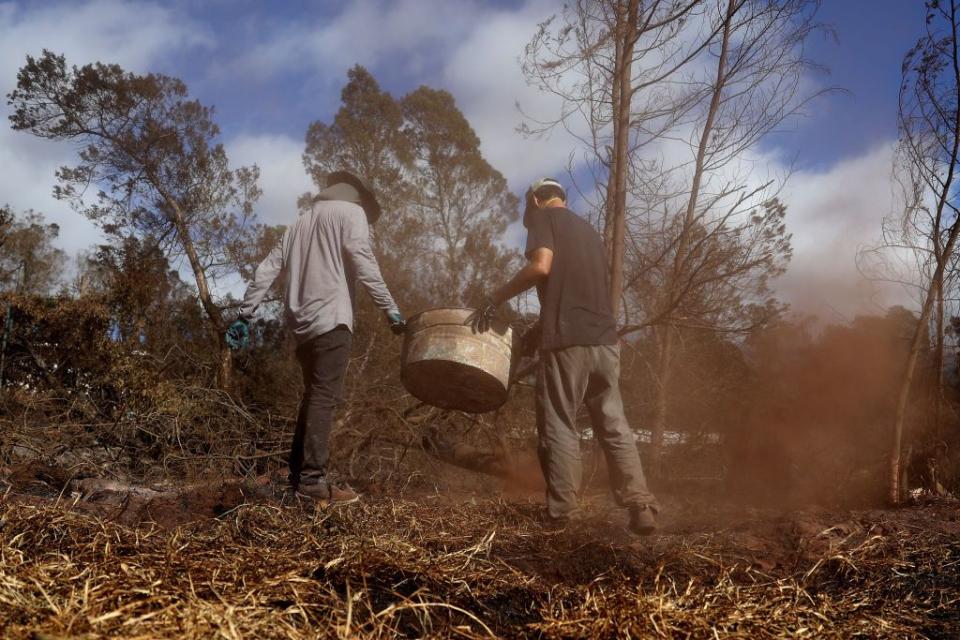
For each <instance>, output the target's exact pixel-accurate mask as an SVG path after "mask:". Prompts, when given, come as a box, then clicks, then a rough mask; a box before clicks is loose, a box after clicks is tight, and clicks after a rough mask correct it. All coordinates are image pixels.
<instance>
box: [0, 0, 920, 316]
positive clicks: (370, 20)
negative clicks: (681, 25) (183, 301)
mask: <svg viewBox="0 0 960 640" xmlns="http://www.w3.org/2000/svg"><path fill="white" fill-rule="evenodd" d="M561 7H562V2H559V1H554V0H522V1H514V2H506V1H500V2H478V1H469V0H446V1H443V0H353V1H352V2H344V1H327V2H308V1H306V0H302V1H296V2H270V3H266V2H257V1H254V0H207V1H205V2H189V1H187V0H173V1H167V2H161V1H153V0H73V1H57V0H48V1H44V2H40V1H33V2H30V1H21V0H18V1H14V2H9V1H7V2H4V1H3V0H0V91H2V93H4V94H6V93H7V92H8V91H9V90H10V89H11V88H12V87H13V85H14V83H15V73H16V69H17V67H18V66H19V65H20V64H22V61H23V59H24V56H25V55H26V54H28V53H33V54H38V53H39V52H40V51H41V50H42V49H43V48H45V47H46V48H50V49H53V50H55V51H58V52H63V53H65V54H66V55H67V59H68V62H71V63H75V64H83V63H86V62H90V61H94V60H102V61H109V62H117V63H119V64H121V65H122V66H124V67H125V68H128V69H131V70H135V71H138V72H144V71H160V72H163V73H167V74H170V75H175V76H179V77H181V78H183V79H184V80H185V81H186V82H187V83H188V84H189V86H190V89H191V92H192V94H193V95H194V96H196V97H198V98H199V99H200V100H201V101H203V102H205V103H207V104H213V105H215V106H216V110H217V121H218V122H219V124H220V125H221V128H222V130H223V141H224V143H225V145H226V147H227V150H228V153H229V155H230V157H231V160H232V161H234V162H235V163H237V164H250V163H253V162H256V163H257V164H258V165H259V166H260V167H261V171H262V188H263V189H264V197H263V199H262V200H261V202H260V206H259V208H258V212H259V214H260V216H261V218H262V219H264V220H265V221H266V222H271V223H284V222H285V221H287V220H288V219H289V218H290V217H291V216H292V215H293V211H294V208H293V203H294V201H295V199H296V196H297V195H299V194H300V193H302V192H303V191H304V190H306V189H308V188H309V187H310V184H309V181H308V180H307V178H306V175H305V174H304V172H303V169H302V166H301V164H300V153H301V152H302V145H303V136H304V133H305V130H306V127H307V125H308V124H309V123H310V122H312V121H313V120H315V119H322V120H329V118H330V117H331V115H332V114H333V112H334V111H335V110H336V108H337V105H338V101H339V92H340V88H341V86H342V85H343V83H344V81H345V75H346V70H347V69H348V68H349V67H350V66H352V65H353V64H354V63H361V64H363V65H365V66H366V67H367V68H368V69H370V70H371V71H372V72H373V74H374V75H375V76H376V77H377V78H378V80H379V81H380V82H381V84H382V86H384V87H385V88H387V89H388V90H390V91H391V92H393V93H394V94H395V95H401V94H403V93H405V92H406V91H409V90H411V89H413V88H415V87H416V86H418V85H420V84H428V85H431V86H433V87H438V88H443V89H447V90H449V91H450V92H451V93H452V94H453V95H454V97H455V98H456V99H457V101H458V104H459V106H460V107H461V109H462V110H463V111H464V113H465V114H466V115H467V117H468V119H469V120H470V121H471V123H472V124H473V126H474V128H475V129H476V131H477V133H478V135H479V137H480V139H481V144H482V145H483V150H484V153H485V154H486V156H487V157H488V159H489V160H490V161H491V163H492V164H493V165H494V166H496V167H497V168H498V169H500V170H501V171H502V172H503V173H504V175H505V176H506V177H507V178H508V180H509V181H510V183H511V186H512V187H513V188H514V189H516V190H517V191H522V189H523V185H525V184H526V183H528V182H529V181H530V180H531V179H533V178H535V177H538V176H541V175H543V174H561V173H562V169H563V167H564V165H565V164H566V159H567V155H568V154H569V152H570V151H571V150H572V148H573V147H572V143H571V141H570V140H569V139H567V138H564V137H563V136H562V135H554V136H551V137H550V138H548V139H545V140H537V141H529V140H523V139H522V138H520V136H518V135H517V134H516V133H515V130H514V129H515V127H516V126H517V125H518V124H519V122H520V115H519V113H518V112H517V111H516V109H515V107H514V103H515V102H517V101H519V102H520V103H521V104H522V105H523V106H524V107H525V108H528V109H530V110H532V111H534V112H538V113H543V114H549V113H551V112H555V110H556V108H557V106H556V103H555V102H552V101H551V100H550V99H549V98H547V97H545V96H543V95H541V94H537V93H536V92H535V91H533V90H532V89H530V88H529V87H526V85H525V84H524V82H523V79H522V77H521V75H520V72H519V67H518V63H517V58H518V57H519V56H520V55H521V53H522V50H523V46H524V44H526V42H527V41H528V40H529V38H530V37H531V35H532V34H533V32H534V29H535V28H536V24H537V23H538V22H540V21H542V20H543V19H545V18H547V17H548V16H549V15H551V14H552V13H556V12H558V11H559V10H560V8H561ZM819 16H820V19H821V20H822V21H823V22H825V23H828V24H831V25H832V26H833V28H834V30H835V33H836V40H834V39H832V38H817V39H815V40H813V41H811V43H810V49H809V53H810V57H811V58H813V59H814V60H815V61H816V62H818V63H820V64H822V65H824V66H826V67H828V68H829V70H830V73H829V75H825V76H812V77H811V78H810V81H811V82H813V83H817V84H818V85H819V86H837V87H841V88H843V89H845V90H846V92H845V93H837V94H833V95H830V96H828V97H826V98H823V99H821V100H818V101H817V102H815V103H814V104H812V105H810V107H809V108H808V109H807V114H806V115H805V116H804V117H803V118H799V119H797V120H795V121H793V122H791V123H789V124H787V125H785V126H784V127H783V128H782V130H781V131H779V132H778V133H777V134H776V135H774V136H772V137H770V138H769V139H768V140H766V141H765V142H764V144H763V146H762V148H761V149H760V152H762V153H763V154H764V156H765V157H766V158H768V159H769V162H770V164H771V165H774V166H775V168H781V169H782V168H784V167H787V166H790V167H792V168H793V174H792V175H791V177H790V180H789V182H788V186H787V189H786V190H785V191H784V193H783V198H784V200H785V202H786V203H787V205H788V208H789V213H788V219H789V222H788V224H789V227H790V230H791V231H792V232H793V234H794V245H795V248H796V251H795V259H794V263H793V265H792V267H791V271H790V273H789V274H788V276H787V277H786V278H784V279H782V281H781V282H780V283H779V284H778V289H779V291H780V293H781V295H783V296H784V297H785V298H786V299H788V300H790V301H791V302H793V303H794V304H795V305H796V306H797V307H798V308H801V309H806V310H811V311H823V309H826V310H827V312H828V313H834V314H838V315H840V316H843V317H849V316H850V315H851V314H853V313H855V312H857V311H860V310H870V309H871V307H870V305H874V306H876V305H880V306H882V305H883V304H887V303H889V302H891V301H892V300H893V298H891V297H890V295H888V294H884V293H883V292H878V291H876V290H874V288H872V287H871V286H870V285H869V284H868V283H865V282H864V281H863V280H862V279H861V278H859V277H858V275H857V273H856V269H855V268H854V264H853V260H854V254H855V253H856V249H857V247H858V246H862V245H864V244H868V243H870V242H871V241H873V240H874V239H875V238H876V237H877V236H878V235H879V228H880V221H881V219H882V217H883V216H884V215H886V214H888V213H890V212H891V210H892V208H893V207H894V206H895V204H894V197H893V194H892V192H891V187H890V167H891V160H892V149H893V145H894V143H895V140H896V107H897V104H896V101H897V89H898V85H899V78H900V61H901V59H902V56H903V54H904V53H905V51H906V50H907V49H908V48H909V47H910V46H912V44H913V43H914V42H915V41H916V39H917V37H918V36H919V35H920V34H921V32H922V29H923V2H922V0H826V1H825V2H824V6H823V7H822V9H821V12H820V14H819ZM868 25H869V26H868ZM3 109H5V107H3ZM5 114H6V111H5V112H4V115H5ZM73 153H74V152H73V150H72V149H70V148H69V147H68V146H66V145H56V144H53V143H49V142H47V141H40V140H35V139H32V138H30V136H28V135H26V134H15V133H13V132H11V131H9V129H7V128H3V129H0V165H3V166H4V168H5V170H4V171H3V172H0V202H7V203H10V204H11V205H13V206H14V208H15V209H26V208H35V209H38V210H41V211H44V212H45V213H47V215H48V217H50V218H51V219H52V220H55V221H57V222H58V223H59V224H60V225H61V228H62V229H64V230H65V231H64V233H63V237H62V239H61V243H62V244H63V246H64V247H65V248H66V249H68V250H69V251H71V252H75V251H77V250H80V249H83V248H84V247H86V246H88V245H89V244H91V243H92V242H95V241H96V240H97V233H96V231H95V230H94V229H93V228H92V227H91V226H90V224H89V223H87V222H86V221H85V220H83V219H82V218H81V217H80V216H78V215H77V214H76V213H74V212H72V211H70V210H69V209H67V208H66V207H65V206H64V205H63V203H59V202H56V201H53V200H52V199H51V197H50V195H49V194H50V190H51V187H52V185H53V182H54V178H53V170H54V169H55V168H56V166H58V165H60V164H64V163H68V162H70V160H71V158H72V157H73ZM518 233H520V231H518V230H514V232H513V236H517V234H518ZM513 240H514V241H516V237H514V238H513Z"/></svg>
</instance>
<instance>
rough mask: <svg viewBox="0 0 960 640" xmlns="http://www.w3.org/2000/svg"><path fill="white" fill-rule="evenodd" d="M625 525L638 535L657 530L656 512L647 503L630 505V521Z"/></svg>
mask: <svg viewBox="0 0 960 640" xmlns="http://www.w3.org/2000/svg"><path fill="white" fill-rule="evenodd" d="M627 526H628V528H629V529H630V531H632V532H633V533H635V534H637V535H638V536H648V535H650V534H651V533H653V532H654V531H656V530H657V518H656V514H655V513H654V511H653V509H651V508H650V507H648V506H647V505H643V504H642V505H635V506H632V507H630V523H629V524H628V525H627Z"/></svg>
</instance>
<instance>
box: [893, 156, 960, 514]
mask: <svg viewBox="0 0 960 640" xmlns="http://www.w3.org/2000/svg"><path fill="white" fill-rule="evenodd" d="M952 177H953V175H952V167H951V173H950V175H949V176H948V178H947V180H946V183H945V187H944V190H943V193H942V194H941V199H940V203H939V207H940V208H941V209H942V208H943V206H944V203H945V202H946V198H947V197H948V196H949V193H950V185H951V183H952ZM958 231H960V218H958V219H957V220H955V221H954V223H953V225H952V226H951V227H950V235H949V237H948V238H947V243H946V246H944V248H943V255H942V256H941V257H940V259H938V260H937V267H936V270H935V271H934V273H933V279H932V281H931V284H930V287H929V288H928V289H927V295H926V298H925V299H924V301H923V307H921V311H920V321H919V322H917V326H916V328H915V329H914V331H913V340H912V341H911V344H910V355H909V356H908V357H907V366H906V368H905V370H904V372H903V379H902V380H901V382H900V393H899V396H898V398H897V413H896V417H895V419H894V423H893V449H892V451H891V453H890V493H889V499H890V502H891V503H893V504H900V503H901V502H903V500H904V498H905V497H906V485H907V482H906V479H905V469H904V467H903V432H904V422H905V421H906V415H907V403H908V402H909V400H910V389H911V388H912V387H913V376H914V373H915V371H916V368H917V360H918V359H919V356H920V349H921V348H922V346H923V345H922V343H923V337H924V335H925V334H926V327H927V323H928V322H929V321H930V313H931V310H932V307H933V303H934V299H935V298H936V294H937V286H936V283H938V282H940V281H941V280H942V279H943V271H944V268H945V266H946V263H947V261H948V260H949V259H950V256H951V255H952V254H953V245H954V244H955V242H956V240H957V232H958Z"/></svg>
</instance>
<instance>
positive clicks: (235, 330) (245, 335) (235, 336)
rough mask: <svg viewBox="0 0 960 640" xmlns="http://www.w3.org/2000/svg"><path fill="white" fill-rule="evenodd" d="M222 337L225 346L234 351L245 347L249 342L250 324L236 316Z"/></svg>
mask: <svg viewBox="0 0 960 640" xmlns="http://www.w3.org/2000/svg"><path fill="white" fill-rule="evenodd" d="M223 338H224V340H225V341H226V343H227V346H228V347H230V348H231V349H233V350H234V351H236V350H237V349H246V348H247V346H248V345H249V344H250V325H248V324H247V321H246V320H244V319H242V318H238V319H236V320H234V321H233V324H231V325H230V328H228V329H227V333H226V334H225V335H224V337H223Z"/></svg>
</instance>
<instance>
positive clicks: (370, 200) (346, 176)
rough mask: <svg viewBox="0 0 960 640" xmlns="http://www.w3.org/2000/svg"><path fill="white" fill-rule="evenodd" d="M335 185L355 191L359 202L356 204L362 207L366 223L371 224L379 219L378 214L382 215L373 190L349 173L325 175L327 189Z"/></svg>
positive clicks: (340, 172) (337, 172)
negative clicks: (351, 188)
mask: <svg viewBox="0 0 960 640" xmlns="http://www.w3.org/2000/svg"><path fill="white" fill-rule="evenodd" d="M335 184H347V185H350V186H351V187H353V188H354V189H356V190H357V193H358V194H359V195H360V202H358V203H357V204H359V205H360V206H361V207H363V211H364V213H366V214H367V222H369V223H370V224H373V223H374V222H376V221H377V220H379V219H380V214H381V213H383V210H382V209H381V208H380V203H379V202H377V197H376V196H375V195H374V194H373V190H372V189H371V188H370V187H368V186H367V184H366V183H365V182H364V181H363V180H361V179H360V178H358V177H357V176H355V175H353V174H352V173H350V172H349V171H332V172H330V173H328V174H327V187H328V188H329V187H332V186H333V185H335Z"/></svg>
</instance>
